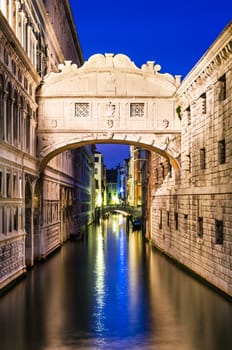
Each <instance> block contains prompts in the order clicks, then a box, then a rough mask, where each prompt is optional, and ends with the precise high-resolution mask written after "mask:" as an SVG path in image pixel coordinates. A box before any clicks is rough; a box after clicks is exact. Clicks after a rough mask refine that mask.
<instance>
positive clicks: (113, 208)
mask: <svg viewBox="0 0 232 350" xmlns="http://www.w3.org/2000/svg"><path fill="white" fill-rule="evenodd" d="M109 212H119V213H124V214H125V215H129V216H131V217H134V218H135V217H140V216H141V214H142V208H141V207H133V206H131V205H126V204H109V205H104V206H102V207H100V208H99V214H100V215H101V216H102V215H104V214H106V213H109Z"/></svg>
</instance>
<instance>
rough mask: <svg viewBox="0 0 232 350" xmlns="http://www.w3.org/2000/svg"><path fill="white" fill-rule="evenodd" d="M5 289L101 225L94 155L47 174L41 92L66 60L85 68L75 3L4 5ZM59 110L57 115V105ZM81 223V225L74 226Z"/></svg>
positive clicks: (0, 185) (0, 31)
mask: <svg viewBox="0 0 232 350" xmlns="http://www.w3.org/2000/svg"><path fill="white" fill-rule="evenodd" d="M0 10H1V11H0V38H1V40H0V289H2V288H4V287H6V286H8V285H9V284H11V283H12V282H13V281H14V280H15V279H17V278H18V277H20V276H22V275H23V274H24V273H25V271H26V267H27V266H32V265H33V264H34V261H35V260H37V259H38V260H40V259H44V258H46V256H47V255H48V254H49V253H51V252H52V251H54V250H55V249H56V248H58V247H59V246H60V245H61V244H62V242H64V241H65V240H67V238H69V237H70V235H71V234H74V233H75V234H78V235H79V234H80V235H81V231H82V230H83V229H84V228H85V226H86V224H88V223H89V222H91V221H92V220H93V213H92V211H93V210H94V203H93V201H94V196H93V195H92V191H93V185H94V184H93V183H92V178H93V150H92V147H91V146H86V147H84V148H81V149H79V150H78V149H77V150H66V151H65V152H63V153H61V154H59V155H57V156H55V157H54V158H53V159H52V160H50V161H49V162H48V163H47V166H46V167H45V168H44V169H43V170H41V169H39V162H38V154H37V135H36V128H37V121H38V114H37V108H38V104H37V99H36V91H37V89H38V87H39V86H40V84H41V83H42V80H43V78H44V76H45V75H46V74H48V73H49V72H51V71H58V65H59V64H60V63H61V62H63V61H64V59H70V60H72V61H73V62H75V63H76V64H77V65H78V66H80V65H81V64H82V63H83V56H82V51H81V47H80V43H79V39H78V36H77V33H76V29H75V25H74V22H73V17H72V13H71V9H70V5H69V1H66V0H64V1H61V2H60V1H55V0H49V1H42V0H37V1H34V0H25V1H22V0H17V1H10V0H1V1H0ZM54 108H56V107H55V106H54ZM73 217H74V220H73Z"/></svg>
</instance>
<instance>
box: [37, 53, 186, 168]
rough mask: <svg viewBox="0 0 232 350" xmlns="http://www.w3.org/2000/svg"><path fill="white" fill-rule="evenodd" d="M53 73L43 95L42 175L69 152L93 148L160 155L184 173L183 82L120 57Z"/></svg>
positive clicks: (96, 57)
mask: <svg viewBox="0 0 232 350" xmlns="http://www.w3.org/2000/svg"><path fill="white" fill-rule="evenodd" d="M59 69H60V72H58V73H50V74H49V75H47V76H46V77H45V79H44V82H43V84H42V86H41V88H40V89H39V90H38V92H37V97H38V100H39V110H38V114H39V116H38V144H39V159H40V166H41V170H42V169H43V168H44V167H45V166H46V164H47V163H48V161H49V160H50V159H51V158H53V157H54V156H55V155H57V154H58V153H61V152H63V151H65V150H68V149H72V148H77V147H82V146H84V145H87V144H98V143H116V144H117V143H118V144H131V145H136V146H139V147H143V148H146V149H149V150H151V151H154V152H157V153H159V154H160V155H162V156H164V157H166V158H167V159H169V161H170V163H171V165H172V166H173V167H174V169H176V170H178V169H179V166H180V165H179V156H180V120H179V118H178V115H177V113H176V101H175V92H176V90H177V88H178V86H179V84H180V78H179V76H176V77H173V76H171V75H170V74H167V73H164V74H163V73H162V74H161V73H160V72H159V71H160V69H161V67H160V66H159V65H157V64H154V62H151V61H148V62H147V63H146V64H144V65H142V67H141V68H138V67H136V66H135V64H134V63H133V62H132V61H131V60H130V59H129V57H127V56H125V55H122V54H118V55H114V54H105V55H102V54H96V55H93V56H92V57H90V58H89V60H88V61H86V62H85V63H84V65H83V66H82V67H80V68H78V67H77V66H76V65H75V64H72V63H71V61H65V63H64V64H62V65H60V66H59Z"/></svg>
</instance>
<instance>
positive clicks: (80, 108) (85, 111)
mask: <svg viewBox="0 0 232 350" xmlns="http://www.w3.org/2000/svg"><path fill="white" fill-rule="evenodd" d="M88 116H89V103H75V117H77V118H87V117H88Z"/></svg>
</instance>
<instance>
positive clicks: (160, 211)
mask: <svg viewBox="0 0 232 350" xmlns="http://www.w3.org/2000/svg"><path fill="white" fill-rule="evenodd" d="M162 227H163V217H162V209H160V210H159V229H160V230H162Z"/></svg>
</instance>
